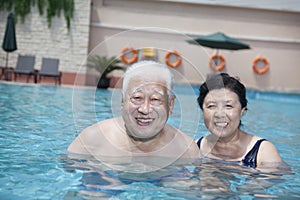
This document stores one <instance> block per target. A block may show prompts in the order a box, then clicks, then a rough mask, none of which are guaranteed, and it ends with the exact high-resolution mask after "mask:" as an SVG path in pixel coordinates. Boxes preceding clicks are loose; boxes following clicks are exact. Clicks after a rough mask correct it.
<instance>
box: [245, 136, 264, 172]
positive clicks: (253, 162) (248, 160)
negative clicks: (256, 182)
mask: <svg viewBox="0 0 300 200" xmlns="http://www.w3.org/2000/svg"><path fill="white" fill-rule="evenodd" d="M265 140H266V139H260V140H257V141H256V143H255V144H254V146H253V147H252V149H251V150H250V151H249V152H248V153H247V155H246V156H245V157H244V159H243V160H242V162H243V164H244V165H245V166H248V167H253V168H256V166H257V153H258V150H259V147H260V145H261V143H262V142H263V141H265Z"/></svg>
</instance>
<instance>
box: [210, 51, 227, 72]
mask: <svg viewBox="0 0 300 200" xmlns="http://www.w3.org/2000/svg"><path fill="white" fill-rule="evenodd" d="M216 58H218V59H220V60H221V64H219V65H218V66H216V64H215V62H214V60H215V59H216ZM225 62H226V61H225V58H224V57H223V56H222V55H220V54H216V53H214V54H213V55H212V56H211V57H210V59H209V66H210V68H211V69H212V70H214V71H222V70H223V69H224V67H225Z"/></svg>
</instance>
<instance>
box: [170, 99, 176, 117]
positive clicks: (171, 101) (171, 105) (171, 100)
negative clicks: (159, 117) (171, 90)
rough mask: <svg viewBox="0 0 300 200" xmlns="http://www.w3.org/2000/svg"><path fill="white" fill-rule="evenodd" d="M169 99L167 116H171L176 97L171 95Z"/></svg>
mask: <svg viewBox="0 0 300 200" xmlns="http://www.w3.org/2000/svg"><path fill="white" fill-rule="evenodd" d="M169 98H170V100H169V115H171V114H172V111H173V108H174V104H175V99H176V96H175V95H172V96H171V97H169Z"/></svg>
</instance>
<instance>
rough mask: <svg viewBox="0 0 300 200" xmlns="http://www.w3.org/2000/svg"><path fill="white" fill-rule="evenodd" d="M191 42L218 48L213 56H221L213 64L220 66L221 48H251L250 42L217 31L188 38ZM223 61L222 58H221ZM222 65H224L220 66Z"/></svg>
mask: <svg viewBox="0 0 300 200" xmlns="http://www.w3.org/2000/svg"><path fill="white" fill-rule="evenodd" d="M187 42H188V43H190V44H195V45H201V46H205V47H210V48H213V49H216V50H217V52H216V54H215V55H214V56H213V58H219V59H213V62H212V63H213V65H214V67H216V66H219V61H220V58H222V57H221V56H219V52H218V51H219V49H227V50H240V49H250V46H249V45H248V44H245V43H243V42H241V41H239V40H237V39H235V38H232V37H229V36H227V35H225V34H224V33H221V32H217V33H214V34H210V35H204V36H199V37H196V38H193V39H190V40H187ZM221 63H222V60H221ZM214 67H212V68H214ZM220 67H222V66H220Z"/></svg>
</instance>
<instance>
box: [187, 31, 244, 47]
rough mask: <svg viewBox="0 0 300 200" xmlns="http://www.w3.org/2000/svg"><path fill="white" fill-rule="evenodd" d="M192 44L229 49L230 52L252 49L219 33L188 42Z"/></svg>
mask: <svg viewBox="0 0 300 200" xmlns="http://www.w3.org/2000/svg"><path fill="white" fill-rule="evenodd" d="M187 42H188V43H190V44H196V45H201V46H205V47H210V48H213V49H228V50H240V49H250V46H249V45H248V44H246V43H243V42H241V41H239V40H237V39H235V38H232V37H229V36H227V35H225V34H224V33H221V32H217V33H214V34H210V35H204V36H199V37H196V38H193V39H190V40H187Z"/></svg>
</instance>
